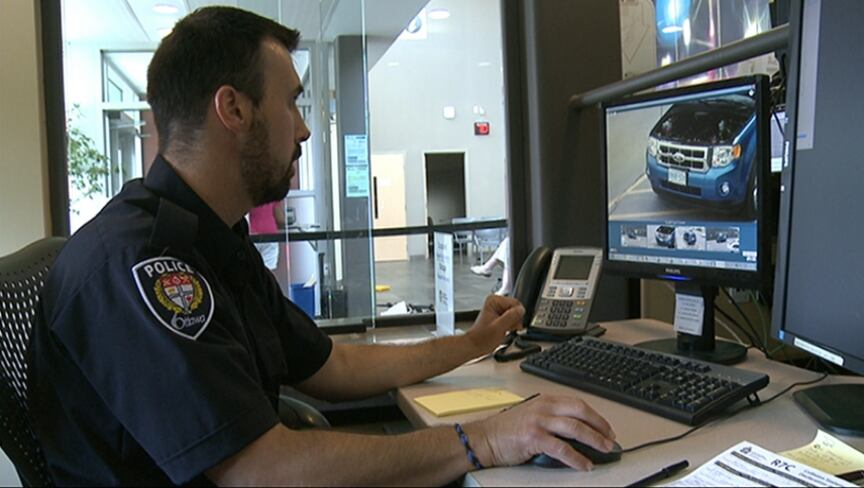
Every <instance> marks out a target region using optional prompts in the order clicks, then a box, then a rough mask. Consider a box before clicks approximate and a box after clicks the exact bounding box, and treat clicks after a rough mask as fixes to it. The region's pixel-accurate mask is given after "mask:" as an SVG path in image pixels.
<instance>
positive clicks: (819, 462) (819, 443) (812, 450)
mask: <svg viewBox="0 0 864 488" xmlns="http://www.w3.org/2000/svg"><path fill="white" fill-rule="evenodd" d="M780 454H782V455H784V456H786V457H788V458H791V459H794V460H796V461H799V462H802V463H804V464H806V465H808V466H811V467H814V468H816V469H821V470H822V471H825V472H826V473H830V474H842V473H847V472H849V471H858V470H859V469H864V453H862V452H861V451H858V450H856V449H855V448H853V447H852V446H850V445H848V444H846V443H844V442H843V441H841V440H840V439H837V438H836V437H834V436H832V435H831V434H828V433H827V432H823V431H821V430H820V431H818V432H817V433H816V438H815V439H813V442H811V443H810V444H807V445H806V446H802V447H799V448H798V449H793V450H791V451H786V452H781V453H780Z"/></svg>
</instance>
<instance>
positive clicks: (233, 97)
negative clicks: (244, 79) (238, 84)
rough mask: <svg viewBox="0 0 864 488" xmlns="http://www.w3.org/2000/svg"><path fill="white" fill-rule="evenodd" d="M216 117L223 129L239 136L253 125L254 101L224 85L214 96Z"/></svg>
mask: <svg viewBox="0 0 864 488" xmlns="http://www.w3.org/2000/svg"><path fill="white" fill-rule="evenodd" d="M213 107H214V109H215V112H216V117H217V118H218V119H219V122H220V123H221V124H222V126H223V127H225V128H226V129H228V130H229V131H231V132H233V133H235V134H238V133H240V132H244V131H245V130H246V129H248V128H249V126H250V125H251V124H252V115H253V113H252V100H250V99H249V97H248V96H246V94H244V93H242V92H240V91H237V89H236V88H234V87H233V86H230V85H222V86H220V87H219V89H217V90H216V93H215V94H214V95H213Z"/></svg>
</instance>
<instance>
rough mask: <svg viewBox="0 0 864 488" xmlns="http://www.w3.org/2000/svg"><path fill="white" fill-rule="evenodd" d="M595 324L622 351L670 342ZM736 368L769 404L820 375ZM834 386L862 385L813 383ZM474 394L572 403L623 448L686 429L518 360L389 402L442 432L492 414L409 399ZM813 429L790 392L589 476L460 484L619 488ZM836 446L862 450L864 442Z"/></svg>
mask: <svg viewBox="0 0 864 488" xmlns="http://www.w3.org/2000/svg"><path fill="white" fill-rule="evenodd" d="M602 325H603V326H604V327H606V329H607V332H606V335H605V336H603V337H604V338H605V339H609V340H613V341H618V342H623V343H627V344H634V343H637V342H640V341H645V340H650V339H658V338H663V337H672V335H673V334H672V328H671V326H670V325H669V324H664V323H662V322H658V321H655V320H644V319H643V320H630V321H623V322H609V323H604V324H602ZM736 367H740V368H744V369H750V370H754V371H761V372H764V373H767V374H768V375H769V376H770V379H771V382H770V384H769V385H768V386H767V387H766V388H764V389H762V390H761V391H760V392H759V396H760V397H761V398H762V399H767V398H770V397H771V396H772V395H774V394H775V393H776V392H779V391H780V390H782V389H784V388H786V387H787V386H788V385H790V384H792V383H796V382H800V381H807V380H812V379H815V378H818V377H819V376H820V375H819V374H817V373H814V372H812V371H807V370H803V369H800V368H795V367H793V366H788V365H784V364H781V363H777V362H774V361H769V360H767V359H765V358H764V356H763V355H762V353H760V352H758V351H755V350H753V349H751V350H750V351H749V355H748V357H747V360H746V361H744V362H743V363H740V364H738V365H736ZM841 382H858V383H864V378H859V377H851V378H850V377H842V376H838V377H829V378H827V379H825V380H824V381H823V382H822V383H820V384H830V383H841ZM476 387H501V388H506V389H508V390H510V391H513V392H514V393H517V394H519V395H522V396H527V395H531V394H533V393H538V392H539V393H543V394H558V395H574V396H579V397H581V398H583V399H585V400H586V401H588V403H589V404H591V405H592V406H593V407H594V408H595V409H596V410H598V411H599V412H600V413H601V414H602V415H603V416H604V417H606V419H607V420H609V422H610V423H611V424H612V426H613V428H614V429H615V432H616V434H617V435H618V442H619V443H620V444H621V446H622V447H623V448H625V449H626V448H629V447H632V446H636V445H639V444H642V443H645V442H648V441H652V440H656V439H660V438H665V437H671V436H674V435H676V434H680V433H683V432H685V431H686V430H688V429H689V426H687V425H684V424H679V423H677V422H673V421H671V420H667V419H665V418H662V417H658V416H656V415H652V414H648V413H645V412H642V411H641V410H637V409H634V408H632V407H628V406H626V405H622V404H620V403H616V402H613V401H610V400H606V399H604V398H601V397H598V396H594V395H591V394H590V393H584V392H581V391H579V390H575V389H573V388H570V387H567V386H564V385H560V384H557V383H553V382H551V381H547V380H544V379H542V378H539V377H537V376H533V375H529V374H526V373H523V372H522V371H521V370H520V369H519V361H513V362H510V363H496V362H494V361H493V360H491V359H488V360H485V361H482V362H480V363H476V364H473V365H469V366H463V367H461V368H458V369H456V370H454V371H452V372H450V373H448V374H445V375H441V376H439V377H436V378H433V379H432V380H429V381H426V382H424V383H420V384H417V385H413V386H410V387H407V388H401V389H399V391H398V395H397V402H398V404H399V408H400V409H401V410H402V412H404V413H405V415H406V416H407V417H408V419H409V420H410V421H411V422H412V423H413V424H414V426H415V427H428V426H435V425H446V424H452V423H454V422H457V421H458V422H470V421H472V420H478V419H482V418H484V417H486V416H488V415H491V414H493V413H494V411H484V412H475V413H472V414H466V415H456V416H452V417H444V418H438V417H435V416H434V415H432V414H431V413H429V412H428V411H426V410H425V409H423V408H422V407H420V406H419V405H417V404H416V403H415V402H414V401H413V398H415V397H418V396H422V395H429V394H433V393H442V392H446V391H450V390H454V389H464V388H476ZM816 429H817V425H816V423H815V422H813V421H812V420H811V419H810V418H809V417H808V416H807V415H806V414H805V413H804V412H803V411H801V410H800V409H799V408H798V406H797V405H796V404H795V402H794V401H793V400H792V397H791V392H790V393H787V394H785V395H783V396H782V397H780V398H777V399H776V400H774V401H773V402H771V403H769V404H768V405H765V406H761V407H758V408H754V409H752V410H747V411H744V412H741V413H740V414H738V415H736V416H734V417H731V418H729V419H726V420H722V421H718V422H716V423H714V424H709V425H707V426H705V427H703V428H701V429H700V430H697V431H696V432H694V433H692V434H690V435H689V436H687V437H685V438H684V439H681V440H679V441H675V442H670V443H667V444H662V445H659V446H653V447H649V448H645V449H642V450H639V451H636V452H633V453H630V454H625V455H624V457H623V458H622V460H621V461H619V462H617V463H612V464H607V465H604V466H597V467H595V469H594V471H592V472H587V473H585V472H578V471H574V470H570V469H543V468H538V467H534V466H515V467H508V468H492V469H486V470H482V471H475V472H473V473H470V474H469V475H468V476H467V477H466V479H465V483H466V485H469V486H474V485H479V486H484V485H486V486H488V485H494V486H499V485H500V486H504V485H507V486H525V485H543V486H561V485H589V486H597V485H619V486H620V485H626V484H628V483H632V482H633V481H636V480H638V479H641V478H642V477H644V476H646V475H649V474H651V473H653V472H655V471H657V470H658V469H660V468H663V467H665V466H668V465H670V464H672V463H675V462H678V461H680V460H682V459H687V460H688V461H690V466H691V469H692V467H696V466H699V465H701V464H702V463H704V462H705V461H707V460H709V459H710V458H712V457H713V456H715V455H717V454H719V453H720V452H722V451H723V450H725V449H727V448H729V447H731V446H733V445H735V444H737V443H738V442H740V441H743V440H749V441H752V442H754V443H756V444H758V445H760V446H762V447H764V448H766V449H770V450H773V451H784V450H787V449H792V448H795V447H799V446H802V445H804V444H807V443H809V442H810V441H811V440H812V439H813V437H814V436H815V435H816ZM842 439H843V440H844V441H845V442H847V443H849V444H850V445H852V446H855V447H856V448H858V449H862V450H864V438H842Z"/></svg>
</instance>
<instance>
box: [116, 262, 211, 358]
mask: <svg viewBox="0 0 864 488" xmlns="http://www.w3.org/2000/svg"><path fill="white" fill-rule="evenodd" d="M132 276H133V277H134V278H135V284H136V285H137V286H138V292H139V293H141V298H143V299H144V303H145V304H146V305H147V308H149V309H150V311H151V312H152V313H153V315H154V316H156V319H157V320H158V321H159V322H160V323H161V324H162V325H164V326H165V327H167V328H168V330H170V331H171V332H173V333H175V334H177V335H180V336H182V337H185V338H187V339H192V340H193V341H194V340H195V339H197V338H198V337H199V336H200V335H201V334H202V333H203V332H204V329H206V328H207V326H208V325H210V319H212V318H213V292H212V290H211V289H210V284H209V283H207V280H206V279H205V278H204V277H203V276H202V275H201V273H199V272H198V271H196V270H195V268H193V267H192V266H190V265H188V264H186V263H185V262H183V261H181V260H179V259H177V258H174V257H170V256H162V257H158V258H150V259H145V260H144V261H141V262H140V263H138V264H136V265H135V266H133V267H132Z"/></svg>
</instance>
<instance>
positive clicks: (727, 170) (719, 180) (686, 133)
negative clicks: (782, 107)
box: [645, 95, 756, 209]
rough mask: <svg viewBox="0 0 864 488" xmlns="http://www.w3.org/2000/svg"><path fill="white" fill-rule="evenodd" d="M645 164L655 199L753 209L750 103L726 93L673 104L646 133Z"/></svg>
mask: <svg viewBox="0 0 864 488" xmlns="http://www.w3.org/2000/svg"><path fill="white" fill-rule="evenodd" d="M646 160H647V164H646V169H645V173H646V175H647V176H648V180H649V181H650V182H651V188H652V189H653V190H654V192H655V193H657V194H658V195H661V196H673V197H678V198H682V199H685V200H688V201H691V202H694V203H698V204H704V205H710V206H718V207H724V208H730V209H737V208H740V207H741V206H742V205H744V204H749V205H750V207H751V208H753V209H755V204H756V194H755V193H756V192H755V186H756V185H755V178H756V171H755V168H754V161H755V160H756V102H755V101H754V99H753V98H751V97H748V96H745V95H727V96H723V97H718V98H713V99H707V100H706V99H701V100H689V101H685V102H679V103H675V104H673V105H672V106H671V107H670V108H669V109H668V110H667V111H666V113H664V114H663V116H662V117H660V120H658V121H657V123H656V124H655V125H654V127H653V128H652V129H651V132H650V134H649V137H648V149H647V151H646Z"/></svg>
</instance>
